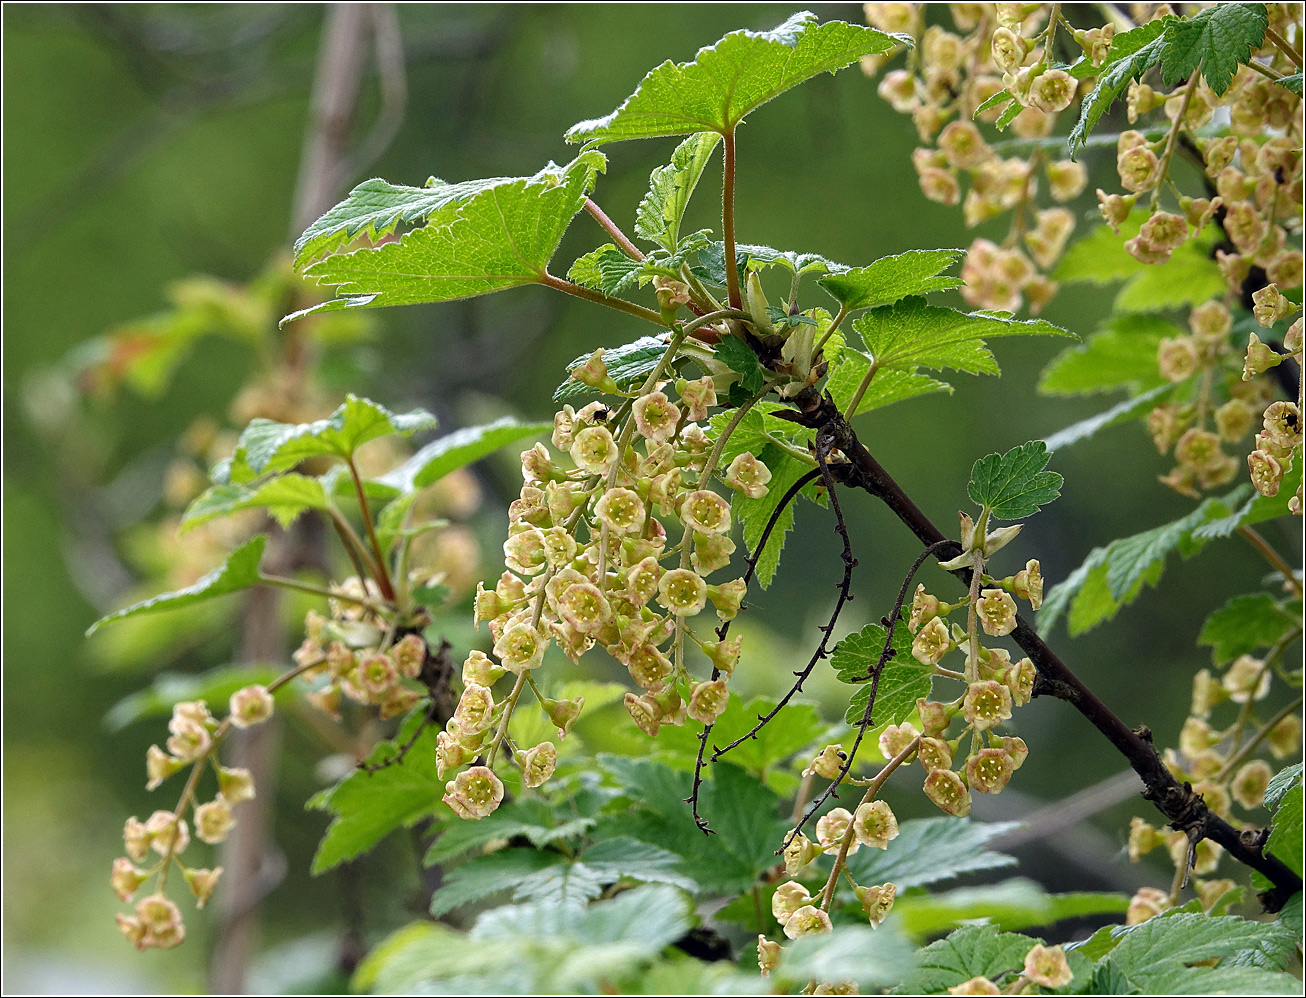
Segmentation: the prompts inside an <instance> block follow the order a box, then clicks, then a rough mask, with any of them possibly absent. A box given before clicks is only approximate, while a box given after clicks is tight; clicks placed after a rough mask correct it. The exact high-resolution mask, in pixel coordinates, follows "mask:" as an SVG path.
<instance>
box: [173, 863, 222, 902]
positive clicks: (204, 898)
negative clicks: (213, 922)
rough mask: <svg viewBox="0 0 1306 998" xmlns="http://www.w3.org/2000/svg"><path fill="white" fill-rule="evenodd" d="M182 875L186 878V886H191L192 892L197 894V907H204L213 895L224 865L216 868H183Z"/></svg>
mask: <svg viewBox="0 0 1306 998" xmlns="http://www.w3.org/2000/svg"><path fill="white" fill-rule="evenodd" d="M182 876H183V877H185V878H186V886H187V887H189V888H190V892H191V893H192V894H194V895H195V907H196V908H203V907H204V905H205V904H207V903H208V900H209V898H211V897H212V896H213V891H214V888H216V887H217V886H218V878H219V877H221V876H222V867H220V866H219V867H218V868H217V869H215V870H182Z"/></svg>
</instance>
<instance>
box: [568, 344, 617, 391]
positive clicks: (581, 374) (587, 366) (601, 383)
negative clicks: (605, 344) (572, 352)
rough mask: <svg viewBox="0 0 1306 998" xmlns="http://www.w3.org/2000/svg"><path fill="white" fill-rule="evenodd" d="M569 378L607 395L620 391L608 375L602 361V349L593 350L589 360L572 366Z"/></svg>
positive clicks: (605, 365) (606, 367)
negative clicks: (577, 365) (574, 366)
mask: <svg viewBox="0 0 1306 998" xmlns="http://www.w3.org/2000/svg"><path fill="white" fill-rule="evenodd" d="M571 378H572V380H573V381H579V382H580V383H581V384H582V385H588V386H589V387H590V388H593V389H595V390H596V391H600V392H603V393H604V394H607V395H616V394H617V393H619V392H620V391H621V388H620V387H619V386H618V385H617V383H616V382H615V381H613V380H612V378H611V377H609V376H608V365H607V364H605V363H604V362H603V351H602V350H595V351H594V353H593V354H591V355H590V358H589V360H587V361H586V362H585V363H584V364H582V365H580V366H579V367H576V368H573V369H572V372H571Z"/></svg>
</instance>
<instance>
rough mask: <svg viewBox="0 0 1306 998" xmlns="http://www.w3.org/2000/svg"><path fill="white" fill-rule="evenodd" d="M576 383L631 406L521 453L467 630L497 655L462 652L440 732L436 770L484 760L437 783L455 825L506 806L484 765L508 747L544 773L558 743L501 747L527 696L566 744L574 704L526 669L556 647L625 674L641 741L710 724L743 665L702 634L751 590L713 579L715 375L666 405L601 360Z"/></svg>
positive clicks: (722, 556) (753, 465) (588, 414)
mask: <svg viewBox="0 0 1306 998" xmlns="http://www.w3.org/2000/svg"><path fill="white" fill-rule="evenodd" d="M572 377H573V378H574V379H575V380H577V381H580V382H582V383H584V384H587V385H589V386H591V387H594V388H597V389H599V390H601V391H603V392H604V393H605V394H607V395H613V396H618V397H622V396H625V397H626V399H627V402H626V404H625V405H623V406H620V407H618V408H617V409H615V410H614V409H613V408H610V407H609V405H608V403H605V402H592V403H590V404H588V405H586V406H584V407H583V408H581V409H580V410H578V411H577V410H574V409H573V408H572V407H571V406H570V405H565V406H563V408H562V410H561V411H560V412H558V413H557V414H556V416H555V418H554V431H553V435H552V444H553V449H550V448H549V447H548V446H547V445H546V444H543V443H540V444H537V445H536V446H535V447H534V448H532V449H531V450H528V451H526V452H524V453H523V454H522V477H523V485H522V488H521V492H520V495H519V497H518V498H517V499H516V500H515V501H514V502H513V503H512V504H511V506H510V507H509V536H508V539H507V540H506V541H505V542H504V545H503V553H504V564H505V571H504V573H503V574H502V576H501V577H500V578H499V580H498V582H497V584H496V585H495V586H494V588H493V589H486V588H485V587H484V585H481V586H478V588H477V594H476V603H475V607H476V609H475V622H476V624H477V625H478V626H479V625H480V623H481V622H483V621H484V622H488V624H489V629H490V636H491V638H492V640H493V647H492V652H491V654H486V653H485V652H483V651H473V652H472V653H471V654H470V655H469V656H468V658H467V660H466V662H465V663H464V665H463V673H462V679H463V692H462V695H461V698H460V699H459V701H458V706H457V709H456V710H455V712H454V714H453V717H452V718H451V719H450V721H449V722H448V724H447V725H446V727H445V729H444V730H443V731H442V732H440V734H439V735H438V736H437V746H438V747H437V760H438V765H439V770H440V773H441V775H443V774H444V773H446V772H450V771H453V770H456V769H458V768H459V767H461V766H463V765H465V764H467V763H469V762H477V763H478V764H476V765H473V766H471V767H470V768H468V769H465V770H463V771H462V772H460V773H458V774H457V775H456V776H455V777H454V778H453V779H452V780H450V781H449V782H448V783H447V784H446V793H445V797H444V799H445V801H446V802H447V803H448V804H449V805H450V807H452V808H453V810H454V811H455V812H456V813H457V814H459V815H460V816H462V817H464V818H480V817H484V816H485V815H486V814H489V813H490V812H491V811H493V810H494V809H495V808H496V807H498V805H499V803H500V802H501V801H502V799H503V784H502V782H501V781H500V780H499V778H498V776H496V775H495V773H494V769H493V763H494V759H495V757H496V755H497V753H498V751H499V750H500V748H501V747H503V746H505V745H506V747H507V749H508V750H510V751H511V753H512V754H513V756H514V757H515V758H516V761H517V762H518V764H519V765H520V767H521V770H522V777H523V781H524V782H525V784H526V785H527V786H530V787H537V786H540V785H541V784H543V783H544V782H545V781H546V780H547V779H549V777H550V776H551V775H552V774H553V771H554V767H555V765H556V762H557V746H556V745H555V744H554V743H553V742H552V741H546V742H542V743H540V744H538V745H534V746H521V745H515V744H513V743H512V739H511V738H510V737H509V736H508V721H509V718H510V717H511V715H512V712H513V710H514V709H515V708H516V706H517V701H518V698H519V697H520V696H521V695H522V694H523V692H524V691H525V689H526V688H529V689H530V691H531V694H532V695H533V696H534V697H535V698H536V700H537V702H538V704H539V706H540V708H541V709H542V710H543V711H544V712H545V714H546V715H547V716H548V717H549V720H550V722H551V723H552V724H553V726H554V727H555V728H556V729H557V731H558V735H559V737H560V738H562V737H565V736H566V734H567V732H568V731H569V730H570V728H571V726H572V724H573V723H574V722H575V720H576V718H577V717H578V716H579V714H580V711H581V708H582V707H583V705H584V698H583V697H576V698H575V699H570V700H568V699H563V700H555V699H553V698H551V697H547V696H544V695H543V694H542V693H540V691H539V689H538V687H537V686H536V683H535V680H534V678H533V676H532V674H533V672H534V671H535V670H536V669H537V668H538V667H539V666H540V665H541V663H542V662H543V660H544V655H545V652H546V651H547V650H548V649H549V648H550V647H551V646H553V645H556V646H557V647H558V649H559V650H560V651H561V652H562V653H563V654H564V655H566V656H567V657H568V658H570V659H571V660H572V661H578V660H579V659H580V657H581V656H582V655H583V654H585V652H586V651H588V650H589V649H590V648H592V647H594V646H595V645H598V646H600V647H602V648H603V649H604V650H606V651H607V652H608V653H609V654H610V655H611V656H612V657H613V658H615V659H616V660H617V661H618V662H620V663H621V664H622V665H624V666H625V667H626V668H627V670H628V671H629V673H630V677H631V679H632V680H633V681H634V682H635V684H636V685H637V686H638V687H639V688H640V689H641V690H642V692H641V693H639V694H635V693H627V694H626V697H625V706H626V710H627V711H628V712H629V713H630V716H631V717H632V718H633V719H634V721H635V723H636V724H637V725H638V726H639V727H640V728H641V729H642V730H643V731H644V732H646V733H647V734H648V735H650V736H656V735H657V733H658V730H659V728H660V727H661V726H662V725H666V724H670V725H680V724H684V723H685V720H686V718H692V719H693V720H695V721H698V722H700V723H703V724H711V723H712V722H713V721H715V720H716V718H717V717H719V716H720V714H721V712H722V711H724V710H725V708H726V704H727V701H728V693H727V690H726V682H727V680H728V679H729V677H730V675H731V673H732V672H733V671H734V669H735V666H736V664H737V663H738V661H739V653H740V640H739V639H738V638H729V639H718V638H717V637H716V635H715V634H714V633H712V631H711V630H710V628H706V629H704V628H700V629H699V630H696V629H695V624H697V621H696V620H695V618H697V617H698V615H699V614H700V613H702V612H703V611H704V610H705V609H706V608H707V607H708V605H709V604H711V606H712V608H713V609H714V610H715V616H716V618H717V619H718V620H720V621H728V620H731V619H733V618H734V616H735V615H736V614H737V613H738V611H739V608H740V604H741V601H742V599H743V596H744V591H745V588H746V585H745V583H744V580H743V579H742V578H737V579H733V580H730V581H725V582H710V581H708V579H709V577H710V576H711V575H712V574H713V573H716V572H719V571H720V570H722V569H724V568H726V567H727V566H728V565H729V564H730V558H731V555H732V554H733V552H734V550H735V544H734V542H733V541H732V540H731V539H730V528H731V506H730V502H729V500H728V499H726V498H725V497H723V496H722V495H721V494H719V493H717V492H716V491H714V490H712V489H711V488H709V487H708V485H709V481H710V479H711V478H712V475H713V473H714V472H715V471H716V470H717V469H716V467H715V464H716V461H717V459H718V456H719V454H720V449H719V448H717V447H715V446H714V442H713V440H712V439H710V438H709V436H708V435H707V433H706V432H705V430H704V428H703V425H702V422H703V421H704V420H706V419H707V417H708V410H709V409H710V408H712V407H714V406H715V405H716V404H717V399H716V388H715V385H714V382H713V379H712V378H711V377H710V376H705V377H702V378H699V379H697V380H694V381H686V380H684V379H683V378H682V379H679V380H678V381H676V383H675V394H676V399H675V400H673V399H672V398H671V397H669V396H668V395H667V393H666V391H664V390H662V389H664V388H669V387H670V385H669V384H663V385H662V386H661V387H658V385H657V384H655V383H653V384H649V385H648V386H647V388H646V390H644V391H643V392H642V393H638V394H637V397H634V398H631V397H630V395H629V394H627V393H623V392H622V391H621V390H620V389H619V388H618V386H617V385H616V384H615V383H614V382H613V381H612V379H611V377H610V376H609V375H608V373H607V367H606V364H605V362H604V360H603V351H601V350H600V351H596V352H595V354H594V355H593V356H592V357H591V358H590V359H589V361H588V362H586V363H585V364H584V365H582V366H581V367H579V368H577V369H576V370H575V371H573V372H572ZM561 455H566V457H567V459H568V460H566V461H563V460H562V457H561ZM721 477H722V480H723V481H724V483H725V484H726V485H727V486H728V487H729V488H730V489H732V490H734V491H736V492H738V493H740V494H742V495H745V496H749V497H751V498H760V497H761V496H763V495H765V494H766V492H767V482H768V481H769V480H770V477H771V473H770V471H769V470H768V469H767V467H766V466H765V465H764V464H763V463H762V462H761V461H759V460H758V459H757V458H756V457H755V456H754V455H753V454H751V453H748V452H744V453H740V454H738V455H737V456H735V457H734V458H733V459H732V460H731V462H730V464H729V466H728V467H727V468H726V470H725V471H724V473H723V474H722V476H721ZM668 525H670V526H671V528H672V531H671V536H670V537H669V536H668V531H667V526H668ZM666 562H670V564H664V563H666ZM686 639H688V641H689V642H690V643H691V644H692V645H697V646H698V648H699V649H701V651H702V652H703V653H704V655H705V656H706V658H707V661H708V663H710V665H711V667H712V674H711V678H706V679H703V678H696V677H695V676H693V675H692V674H691V673H690V672H689V670H688V669H687V668H686V665H685V648H686ZM506 673H512V674H513V675H514V677H515V678H514V683H513V688H512V691H511V692H510V693H509V694H508V695H507V696H506V697H504V698H502V699H498V700H496V698H495V695H494V693H493V692H492V689H491V688H492V686H493V685H494V683H495V682H496V681H497V680H499V679H500V678H501V677H502V676H504V675H505V674H506Z"/></svg>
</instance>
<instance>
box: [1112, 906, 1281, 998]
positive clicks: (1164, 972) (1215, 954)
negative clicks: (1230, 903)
mask: <svg viewBox="0 0 1306 998" xmlns="http://www.w3.org/2000/svg"><path fill="white" fill-rule="evenodd" d="M1283 934H1284V932H1283V930H1282V929H1280V928H1278V927H1276V926H1274V925H1268V924H1265V923H1262V922H1251V921H1248V920H1246V919H1243V918H1238V917H1236V916H1233V915H1226V916H1220V917H1215V918H1213V917H1211V916H1210V915H1205V914H1199V913H1188V912H1180V913H1178V914H1172V915H1169V916H1167V917H1162V918H1151V919H1148V920H1147V921H1146V922H1143V923H1142V924H1140V925H1133V926H1127V927H1126V926H1119V927H1117V928H1115V929H1113V930H1112V932H1111V935H1112V936H1113V937H1114V938H1115V940H1116V944H1115V947H1114V948H1113V949H1112V950H1111V951H1110V953H1109V955H1108V956H1107V957H1106V959H1107V960H1109V961H1110V963H1111V965H1112V966H1113V967H1114V968H1115V971H1116V972H1117V973H1118V974H1120V975H1121V976H1122V977H1123V978H1124V979H1126V980H1127V981H1129V983H1130V984H1131V985H1132V986H1133V987H1134V988H1135V989H1137V990H1138V991H1141V992H1143V993H1152V994H1168V993H1187V994H1193V993H1200V994H1207V993H1210V992H1205V991H1201V992H1194V991H1192V990H1190V989H1189V988H1187V987H1185V988H1183V990H1182V991H1181V992H1175V991H1174V990H1173V989H1174V988H1175V987H1176V985H1178V984H1179V983H1180V982H1179V981H1177V980H1176V978H1180V977H1182V976H1185V975H1184V971H1185V969H1186V967H1187V966H1188V965H1191V964H1194V963H1198V962H1201V961H1204V960H1212V959H1222V958H1226V957H1232V956H1235V955H1236V954H1238V953H1245V952H1247V951H1248V950H1255V949H1261V948H1264V947H1266V946H1273V945H1275V941H1276V940H1275V937H1276V936H1279V935H1283ZM1239 969H1240V970H1244V971H1250V970H1252V968H1250V967H1242V968H1239ZM1260 973H1261V974H1264V973H1265V972H1264V971H1260Z"/></svg>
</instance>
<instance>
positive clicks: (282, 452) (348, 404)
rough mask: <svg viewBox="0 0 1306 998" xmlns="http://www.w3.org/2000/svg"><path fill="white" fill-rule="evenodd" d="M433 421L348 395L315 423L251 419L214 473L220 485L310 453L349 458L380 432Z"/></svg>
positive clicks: (407, 431)
mask: <svg viewBox="0 0 1306 998" xmlns="http://www.w3.org/2000/svg"><path fill="white" fill-rule="evenodd" d="M435 426H436V420H435V417H434V416H432V415H431V414H430V413H429V412H427V411H426V410H425V409H414V410H412V411H411V412H405V413H395V412H391V411H390V410H389V409H387V408H386V407H385V406H383V405H381V404H379V403H377V402H373V401H372V400H371V399H365V398H359V397H358V396H356V395H347V396H345V401H344V403H343V404H342V405H341V406H340V407H339V408H338V409H336V411H335V412H333V413H332V414H331V415H330V416H328V417H326V418H325V419H318V420H314V421H313V422H311V423H279V422H277V421H276V420H275V419H255V420H253V421H251V422H250V424H249V425H248V426H247V427H245V430H244V432H243V433H241V435H240V442H239V443H238V444H237V445H236V454H235V456H234V457H233V458H232V459H231V461H230V462H229V463H227V464H225V465H221V466H219V467H218V468H215V469H214V473H213V477H214V480H215V481H217V482H218V484H220V485H226V484H231V483H236V484H240V483H244V482H248V481H251V480H252V479H254V478H256V477H257V476H259V475H267V474H274V473H276V472H281V471H289V470H290V469H291V468H293V467H295V465H297V464H299V463H300V462H301V461H306V460H308V459H309V458H314V457H332V458H339V459H341V460H344V461H349V460H352V458H353V456H354V453H355V452H356V451H357V450H358V448H359V447H362V446H363V444H365V443H369V442H370V441H373V440H376V439H377V438H378V437H384V436H389V435H390V434H392V433H395V434H399V435H400V436H410V435H412V434H414V433H418V432H420V431H422V430H432V429H435Z"/></svg>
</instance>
